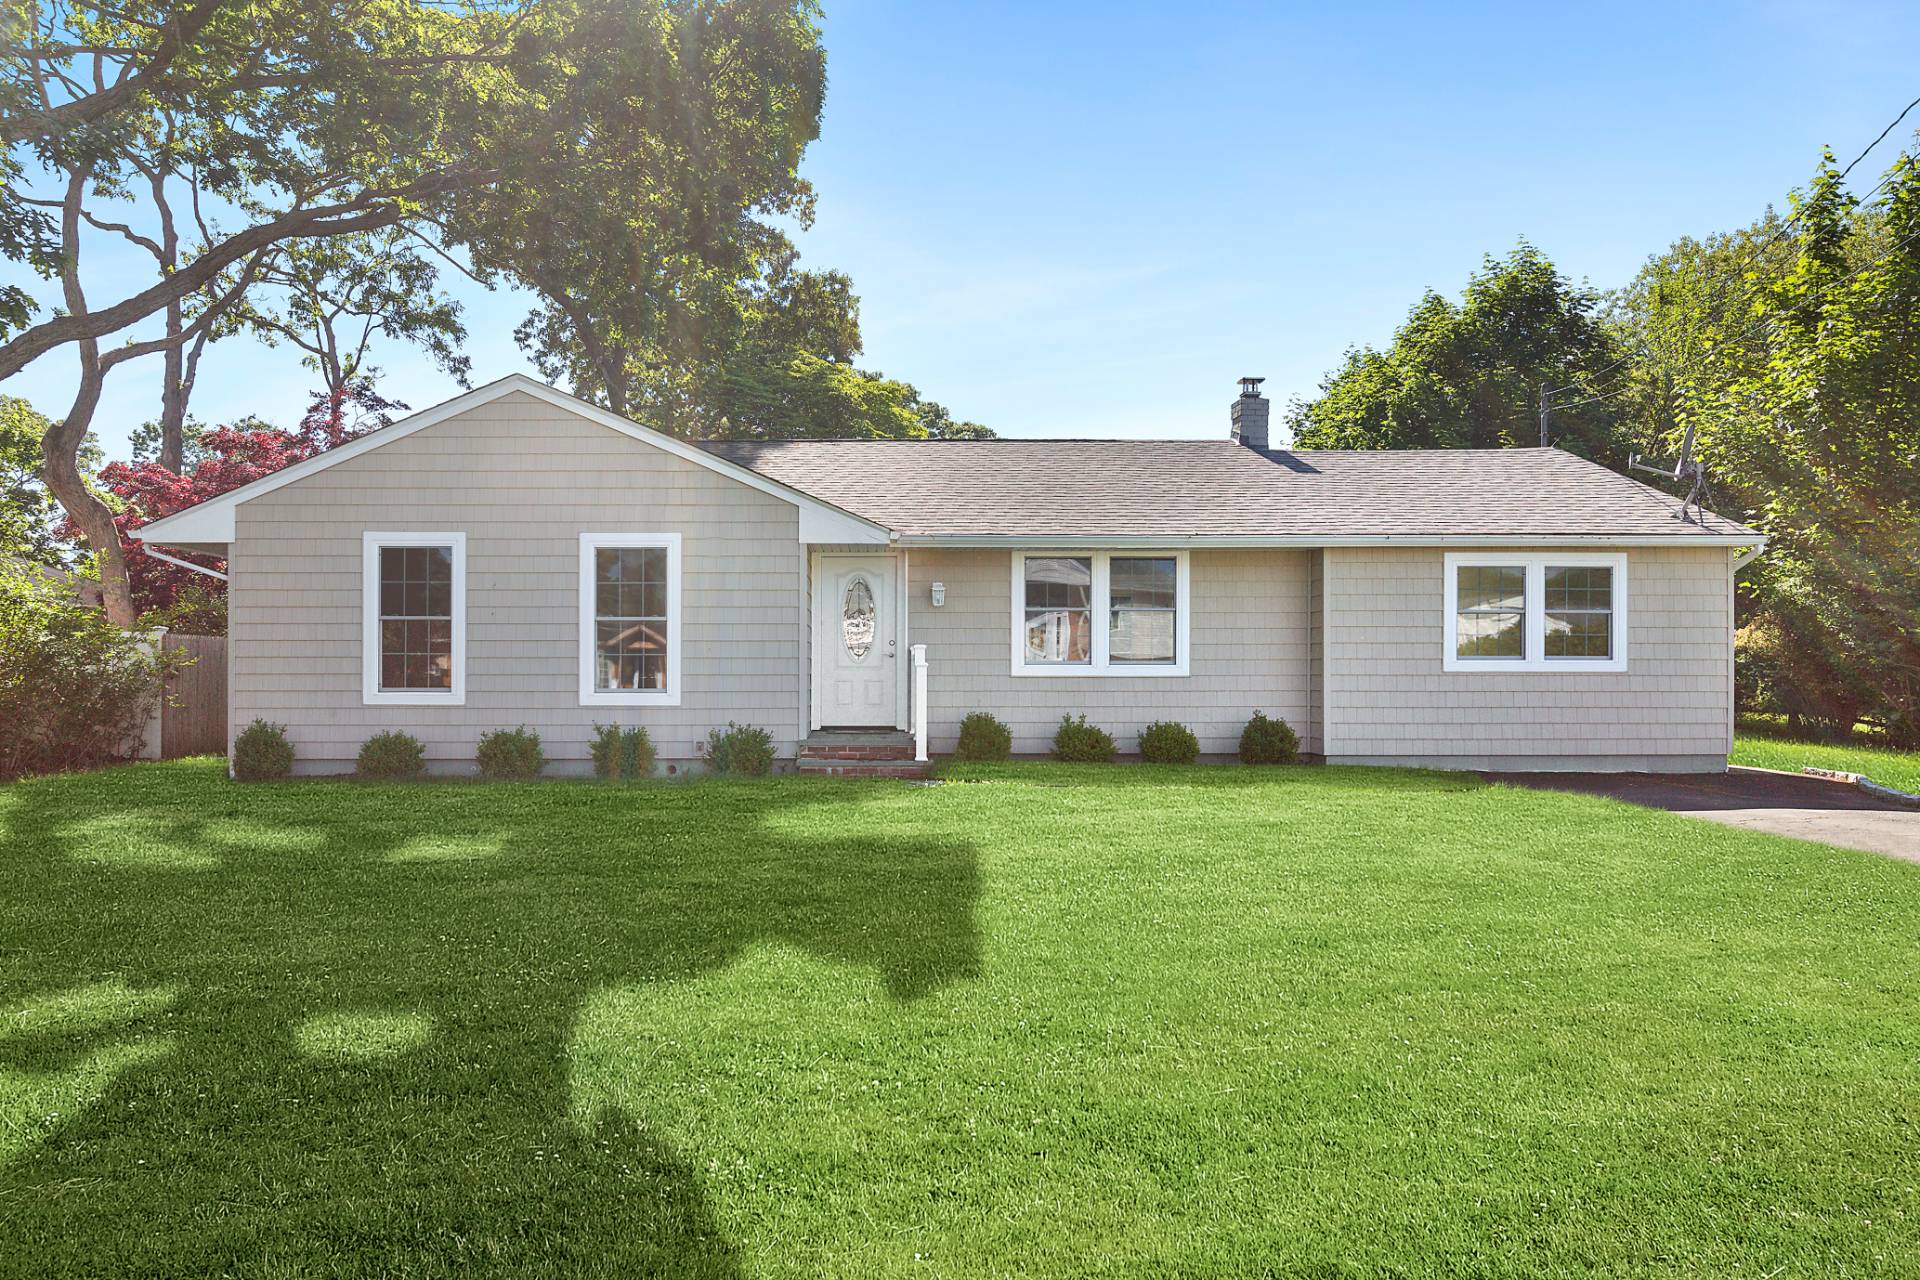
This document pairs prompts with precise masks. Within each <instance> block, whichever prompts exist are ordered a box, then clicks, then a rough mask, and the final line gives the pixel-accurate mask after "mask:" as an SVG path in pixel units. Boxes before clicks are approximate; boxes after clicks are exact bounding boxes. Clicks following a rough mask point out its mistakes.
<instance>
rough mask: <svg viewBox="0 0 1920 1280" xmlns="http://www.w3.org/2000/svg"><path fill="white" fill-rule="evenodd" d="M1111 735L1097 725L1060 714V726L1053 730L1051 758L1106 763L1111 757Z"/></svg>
mask: <svg viewBox="0 0 1920 1280" xmlns="http://www.w3.org/2000/svg"><path fill="white" fill-rule="evenodd" d="M1113 751H1114V747H1113V735H1112V734H1110V733H1108V732H1107V731H1106V730H1105V729H1102V728H1100V727H1099V726H1098V725H1091V724H1088V723H1087V717H1086V715H1085V714H1084V713H1083V714H1082V715H1081V716H1080V718H1079V719H1077V720H1076V719H1075V718H1074V717H1072V716H1061V717H1060V727H1059V728H1058V729H1055V730H1054V731H1053V758H1054V759H1055V760H1064V761H1066V762H1068V763H1070V764H1106V763H1107V762H1109V761H1110V760H1112V759H1113Z"/></svg>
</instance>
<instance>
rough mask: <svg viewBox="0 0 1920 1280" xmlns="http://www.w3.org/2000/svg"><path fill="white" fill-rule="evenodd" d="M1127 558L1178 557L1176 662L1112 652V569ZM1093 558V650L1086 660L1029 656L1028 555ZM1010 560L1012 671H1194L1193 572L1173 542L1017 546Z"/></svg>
mask: <svg viewBox="0 0 1920 1280" xmlns="http://www.w3.org/2000/svg"><path fill="white" fill-rule="evenodd" d="M1116 557H1117V558H1119V559H1122V560H1142V559H1160V560H1172V561H1173V562H1174V620H1173V625H1174V639H1173V659H1174V660H1173V661H1172V662H1115V661H1113V660H1112V659H1111V657H1110V656H1109V653H1108V634H1107V632H1108V627H1109V624H1110V622H1111V617H1112V605H1111V601H1112V589H1111V586H1112V584H1111V572H1112V562H1113V560H1114V559H1115V558H1116ZM1055 558H1057V559H1072V560H1091V561H1092V562H1093V607H1092V613H1093V618H1092V623H1093V636H1092V644H1093V653H1092V658H1091V660H1089V661H1087V662H1081V663H1070V662H1034V663H1029V662H1028V661H1027V561H1028V560H1030V559H1032V560H1046V559H1055ZM1009 563H1010V565H1011V572H1010V574H1009V577H1010V579H1011V587H1012V590H1011V596H1012V607H1013V612H1012V626H1013V629H1012V646H1013V666H1012V671H1013V674H1014V675H1016V676H1069V677H1072V676H1106V677H1110V678H1117V677H1127V676H1185V675H1188V674H1189V673H1190V669H1191V657H1190V655H1191V653H1192V644H1191V642H1190V639H1189V635H1190V633H1191V630H1192V625H1191V624H1192V620H1193V609H1192V607H1191V597H1192V577H1193V575H1192V573H1191V572H1190V571H1189V567H1188V564H1187V552H1186V551H1184V550H1175V549H1170V548H1150V547H1140V548H1133V547H1129V548H1126V549H1124V550H1113V551H1089V550H1087V549H1085V548H1077V549H1072V550H1062V549H1055V550H1047V549H1045V548H1039V547H1036V548H1032V549H1026V548H1023V549H1021V550H1019V551H1015V552H1014V553H1013V554H1012V556H1011V558H1010V560H1009Z"/></svg>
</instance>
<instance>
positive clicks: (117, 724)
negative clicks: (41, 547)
mask: <svg viewBox="0 0 1920 1280" xmlns="http://www.w3.org/2000/svg"><path fill="white" fill-rule="evenodd" d="M181 660H182V655H181V652H180V650H178V649H172V650H168V649H164V648H161V647H159V646H155V645H153V644H152V643H151V642H150V641H149V640H148V639H147V637H145V636H142V635H133V634H129V633H127V632H125V631H122V630H120V629H119V628H118V627H116V626H114V625H112V624H111V623H109V622H108V621H107V620H106V619H105V618H104V617H102V616H101V614H100V611H99V610H97V609H90V608H88V607H86V606H85V605H82V604H81V603H80V602H79V601H78V600H76V599H75V598H74V595H73V588H72V586H71V585H70V583H69V582H68V581H67V580H66V579H65V577H64V576H63V575H60V574H58V573H57V571H54V570H49V569H42V568H40V567H38V566H34V565H27V564H23V563H20V562H16V561H14V560H12V559H11V558H9V557H4V556H0V778H17V777H19V776H21V775H22V774H28V773H53V772H57V771H60V770H64V769H91V768H96V767H98V766H100V765H103V764H109V763H112V762H115V761H119V760H127V759H131V758H132V757H133V756H134V755H136V754H137V753H138V752H139V749H140V744H141V738H142V736H143V735H144V734H145V732H146V729H147V725H148V723H149V722H150V721H151V720H152V719H153V716H154V713H155V712H157V711H158V710H159V702H160V687H161V682H162V681H164V680H165V679H166V677H167V675H168V674H169V673H170V672H172V671H174V670H176V669H177V668H178V667H179V666H180V665H181Z"/></svg>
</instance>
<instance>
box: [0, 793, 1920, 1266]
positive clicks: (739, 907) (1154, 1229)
mask: <svg viewBox="0 0 1920 1280" xmlns="http://www.w3.org/2000/svg"><path fill="white" fill-rule="evenodd" d="M971 776H972V777H973V779H974V780H973V781H971V782H967V783H964V784H949V785H946V786H941V787H934V788H921V787H912V786H904V785H899V784H892V783H833V782H823V781H817V780H810V779H783V780H777V781H773V782H768V783H758V784H756V783H724V782H708V783H695V784H685V783H683V784H677V785H676V784H660V785H649V786H644V787H639V788H633V789H624V790H623V789H617V788H604V787H596V786H592V785H587V784H536V785H530V786H511V785H500V786H487V785H479V784H427V785H414V786H387V787H374V786H357V785H353V784H349V783H304V784H283V785H272V786H254V787H241V786H236V785H233V784H230V783H228V782H226V781H225V780H224V778H223V777H222V776H221V774H220V771H219V769H218V767H217V766H215V765H212V764H209V763H207V762H187V763H181V764H174V765H159V766H141V767H135V768H128V769H122V770H117V771H113V772H109V773H104V774H98V775H94V776H91V777H69V778H54V779H45V780H40V781H36V782H29V783H23V784H17V785H14V786H11V787H6V788H0V840H3V841H4V852H0V872H3V873H4V881H0V883H3V884H4V886H5V887H4V893H0V1274H3V1275H8V1276H11V1275H36V1276H39V1275H48V1276H90V1277H91V1276H116V1275H125V1276H141V1277H158V1276H202V1275H210V1274H234V1275H262V1276H276V1277H291V1276H303V1275H348V1274H350V1275H370V1276H371V1275H379V1276H485V1275H498V1276H525V1275H576V1274H577V1275H592V1276H607V1277H632V1276H639V1275H648V1274H663V1275H674V1276H682V1275H688V1276H732V1275H751V1276H794V1277H810V1276H821V1275H833V1276H859V1277H865V1276H889V1275H903V1276H906V1275H928V1276H954V1277H962V1276H966V1277H971V1276H997V1275H1015V1274H1019V1275H1032V1276H1071V1275H1087V1274H1104V1275H1128V1276H1194V1277H1201V1276H1251V1275H1263V1274H1279V1275H1307V1276H1336V1275H1338V1276H1365V1275H1392V1276H1459V1275H1490V1276H1502V1275H1505V1276H1537V1275H1551V1274H1560V1275H1588V1274H1593V1273H1596V1272H1599V1273H1611V1274H1633V1275H1716V1276H1728V1275H1745V1276H1755V1277H1759V1276H1823V1277H1825V1276H1863V1275H1900V1274H1911V1268H1912V1265H1913V1262H1914V1259H1915V1258H1916V1257H1920V1220H1916V1215H1920V1192H1916V1190H1915V1188H1916V1186H1920V1079H1916V1062H1917V1061H1920V1005H1917V1004H1916V1001H1915V992H1916V990H1917V989H1920V986H1917V982H1916V980H1917V979H1920V972H1917V970H1920V946H1917V945H1916V939H1917V938H1920V867H1916V866H1912V865H1907V864H1904V863H1899V862H1895V861H1892V860H1889V859H1880V858H1874V857H1870V856H1867V855H1863V854H1850V853H1845V852H1842V851H1840V850H1837V849H1829V848H1823V847H1818V846H1814V845H1806V844H1796V843H1792V842H1789V841H1785V840H1779V839H1774V838H1771V837H1766V836H1759V835H1753V834H1750V833H1745V832H1740V831H1734V830H1729V829H1725V828H1722V827H1718V826H1715V825H1712V824H1708V823H1700V822H1693V821H1689V820H1686V819H1683V818H1678V817H1674V816H1671V815H1666V814H1660V813H1654V812H1650V811H1645V810H1639V809H1634V808H1628V807H1625V806H1619V805H1615V804H1612V803H1610V802H1607V801H1601V800H1595V799H1588V798H1584V797H1579V796H1573V795H1557V794H1545V793H1537V792H1524V791H1516V790H1509V789H1506V788H1499V787H1487V786H1483V785H1481V784H1479V783H1478V782H1476V781H1474V780H1472V779H1471V778H1464V777H1455V776H1448V775H1441V774H1420V773H1410V772H1393V771H1371V770H1357V769H1299V770H1281V771H1256V770H1243V769H1236V768H1201V769H1192V770H1180V769H1146V768H1111V767H1109V768H1098V767H1091V768H1082V769H1067V768H1060V767H1048V766H1012V767H1006V768H1002V769H998V770H984V771H981V772H979V773H976V774H973V775H971Z"/></svg>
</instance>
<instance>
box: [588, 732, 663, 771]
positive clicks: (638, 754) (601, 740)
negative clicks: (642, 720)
mask: <svg viewBox="0 0 1920 1280" xmlns="http://www.w3.org/2000/svg"><path fill="white" fill-rule="evenodd" d="M652 772H653V739H652V738H650V737H648V736H647V731H646V730H645V729H642V728H639V727H635V728H632V729H622V728H621V727H620V726H619V725H617V724H597V725H595V726H593V776H594V777H596V778H604V779H605V780H607V781H608V782H630V781H632V780H633V779H635V778H644V777H646V776H647V775H648V774H649V773H652Z"/></svg>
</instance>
